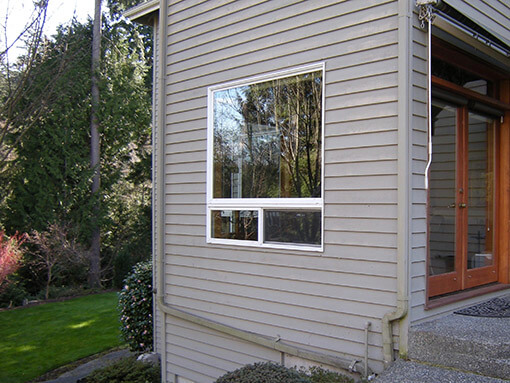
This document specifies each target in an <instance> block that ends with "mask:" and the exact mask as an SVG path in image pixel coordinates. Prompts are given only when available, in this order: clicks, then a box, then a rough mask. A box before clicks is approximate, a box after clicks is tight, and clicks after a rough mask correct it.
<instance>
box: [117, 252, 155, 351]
mask: <svg viewBox="0 0 510 383" xmlns="http://www.w3.org/2000/svg"><path fill="white" fill-rule="evenodd" d="M119 310H120V322H121V328H120V331H121V335H122V338H123V339H124V340H125V341H126V343H127V344H128V345H129V348H130V349H131V350H132V351H141V352H148V351H152V343H153V325H152V262H150V261H146V262H139V263H137V264H136V265H135V266H133V271H132V272H131V274H129V275H128V276H127V277H126V279H125V280H124V287H123V289H122V291H121V292H120V293H119Z"/></svg>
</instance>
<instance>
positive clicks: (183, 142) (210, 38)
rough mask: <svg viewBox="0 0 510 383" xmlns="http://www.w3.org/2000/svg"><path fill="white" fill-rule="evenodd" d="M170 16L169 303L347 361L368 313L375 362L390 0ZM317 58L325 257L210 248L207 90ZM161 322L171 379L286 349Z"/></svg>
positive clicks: (383, 274) (241, 3)
mask: <svg viewBox="0 0 510 383" xmlns="http://www.w3.org/2000/svg"><path fill="white" fill-rule="evenodd" d="M166 13H167V20H166V25H167V30H166V36H165V37H166V42H167V44H166V45H167V53H166V57H165V60H166V73H165V78H166V85H165V88H166V105H165V106H164V108H163V109H164V111H165V119H166V123H165V136H164V137H159V138H158V137H156V138H157V139H158V140H164V148H165V164H164V169H163V170H164V188H165V189H164V197H165V200H164V205H163V201H159V203H157V206H158V208H159V209H164V217H165V222H164V223H165V226H164V233H165V238H164V243H165V250H164V253H165V258H164V263H165V269H164V278H165V291H164V296H165V302H166V303H167V304H170V305H172V306H173V307H176V308H178V309H181V310H184V311H187V312H191V313H193V314H196V315H199V316H201V317H205V318H208V319H211V320H214V321H217V322H221V323H225V324H227V325H230V326H233V327H235V328H238V329H243V330H247V331H251V332H255V333H259V334H262V335H266V336H269V337H274V338H277V337H279V338H280V339H281V340H282V341H285V342H286V343H289V344H294V345H297V346H300V347H303V348H306V349H309V350H315V351H319V352H322V353H325V354H329V355H337V356H341V357H346V358H349V359H353V360H354V359H357V360H361V359H362V357H363V355H364V326H365V324H366V322H367V321H370V322H371V323H372V326H371V329H370V332H369V348H368V355H369V365H370V367H371V369H373V370H374V371H380V370H382V368H383V365H382V349H381V347H382V339H381V331H382V328H381V319H382V317H383V316H384V315H385V314H386V313H388V312H391V311H393V310H394V308H395V305H396V290H397V281H396V270H397V267H396V252H397V250H396V249H397V203H398V201H397V143H398V137H397V136H398V134H397V123H398V121H397V98H398V90H397V85H398V57H397V56H398V41H397V40H398V38H397V36H398V33H397V32H398V30H397V29H398V2H397V1H393V0H369V1H363V2H359V1H313V2H309V1H295V0H282V1H277V2H276V1H260V0H238V1H235V2H232V1H225V0H214V1H184V0H181V1H169V4H168V8H167V9H166ZM415 45H416V46H417V47H418V48H419V49H420V50H423V47H422V45H423V43H422V42H421V43H420V42H419V41H418V42H415ZM417 60H418V58H417ZM322 62H324V63H325V67H326V70H325V78H324V80H325V87H324V92H325V106H324V107H325V124H324V129H325V132H324V137H325V139H324V143H323V146H324V167H323V171H324V180H325V185H324V251H323V252H322V253H318V252H306V251H299V250H292V251H288V250H282V249H278V250H275V249H267V248H266V249H260V248H254V247H244V248H239V247H236V246H227V245H219V244H208V243H206V178H207V177H206V160H207V152H206V148H207V88H208V87H209V86H214V85H218V84H222V83H226V82H230V81H234V80H241V79H245V78H250V77H253V76H257V75H263V74H267V73H271V72H276V71H280V70H284V69H290V68H294V67H298V66H302V65H306V64H311V63H322ZM422 76H423V75H418V74H417V75H416V78H415V80H413V81H416V92H417V93H420V94H421V92H422V88H423V86H424V85H423V81H424V80H423V78H422ZM420 87H421V88H420ZM420 97H421V96H420ZM420 103H421V101H420V100H417V101H416V105H417V106H419V105H420ZM420 113H421V114H420V116H417V119H420V118H423V116H422V115H423V113H425V112H424V111H421V112H420ZM420 124H422V121H421V120H420V123H419V124H418V125H420ZM420 129H421V130H423V129H422V128H417V130H416V131H417V134H421V133H422V132H421V130H420ZM418 157H419V156H418ZM420 161H422V159H421V157H420V158H417V159H416V162H417V165H416V166H419V163H420ZM156 166H158V164H156ZM156 187H163V185H159V186H158V185H156ZM416 192H417V194H419V195H420V196H421V198H422V197H423V192H421V193H420V190H419V188H418V187H417V190H416ZM417 206H418V205H417ZM417 224H419V222H418V221H417ZM418 231H419V230H418ZM417 274H418V273H417ZM417 277H418V278H419V275H417ZM156 329H157V331H158V332H159V333H158V334H159V338H161V339H164V340H162V342H164V345H161V344H159V343H158V344H157V348H158V350H160V351H161V352H163V353H164V354H165V355H164V360H166V366H164V368H165V369H166V372H167V379H169V377H172V376H179V377H182V378H186V379H189V380H191V381H194V382H196V383H199V382H211V381H213V380H214V379H215V378H217V377H218V376H219V375H221V374H223V373H224V372H225V371H228V370H232V369H235V368H237V367H240V366H241V365H243V364H246V363H250V362H255V361H265V360H272V361H278V362H279V361H280V360H281V357H282V355H281V354H280V353H279V352H276V351H274V350H269V349H266V348H263V347H261V346H257V345H253V344H250V343H248V342H245V341H240V340H237V339H235V338H233V337H231V336H227V335H225V334H222V333H219V332H216V331H214V330H210V329H207V328H204V327H201V326H198V325H195V324H191V323H189V322H185V321H183V320H181V319H176V318H174V317H172V316H169V315H168V316H166V323H164V324H163V323H160V321H159V320H156ZM165 329H166V331H165ZM163 332H164V333H163ZM181 380H182V379H181Z"/></svg>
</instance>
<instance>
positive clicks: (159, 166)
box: [153, 0, 168, 383]
mask: <svg viewBox="0 0 510 383" xmlns="http://www.w3.org/2000/svg"><path fill="white" fill-rule="evenodd" d="M167 14H168V0H160V4H159V17H158V23H159V25H158V34H159V52H158V58H159V60H158V62H157V64H156V65H158V69H159V73H158V75H159V78H158V85H159V86H158V109H157V113H158V123H157V125H156V127H155V128H156V130H157V143H156V146H155V149H156V153H155V158H156V174H155V181H156V182H155V186H156V193H155V199H156V201H155V202H156V204H153V209H154V208H155V209H156V212H157V213H156V214H155V219H156V232H155V234H156V253H155V256H156V260H155V266H156V267H155V268H156V283H155V284H154V292H155V294H156V300H155V301H156V302H157V301H158V299H160V297H162V296H163V294H164V291H165V284H164V280H163V273H162V269H163V268H164V265H165V259H164V257H165V230H164V228H165V146H166V140H165V130H166V129H165V127H166V111H165V109H166V46H167V25H168V20H167ZM158 308H159V309H161V305H158ZM161 317H162V323H161V329H162V332H163V334H162V339H161V341H162V350H161V378H162V381H163V382H165V383H166V382H167V366H166V364H167V363H166V347H167V345H166V314H165V312H164V310H161Z"/></svg>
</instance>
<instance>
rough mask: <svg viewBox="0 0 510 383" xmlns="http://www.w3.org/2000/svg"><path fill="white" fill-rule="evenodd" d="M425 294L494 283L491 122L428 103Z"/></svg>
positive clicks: (466, 109)
mask: <svg viewBox="0 0 510 383" xmlns="http://www.w3.org/2000/svg"><path fill="white" fill-rule="evenodd" d="M431 118H432V160H431V164H430V167H429V176H428V177H429V206H428V214H429V215H428V236H429V243H428V247H429V260H428V268H429V280H428V292H429V296H430V297H432V296H437V295H442V294H447V293H451V292H455V291H460V290H465V289H469V288H472V287H475V286H480V285H484V284H489V283H491V282H496V281H497V278H498V274H497V259H496V253H495V249H494V243H495V240H494V233H495V228H494V222H495V219H494V214H495V207H494V204H495V189H496V188H495V149H494V148H495V147H494V141H495V139H494V137H495V128H496V123H497V122H496V121H495V120H494V119H492V118H490V117H486V116H484V115H482V114H480V113H477V112H473V111H471V110H470V109H469V107H468V105H467V104H466V105H460V106H459V105H453V104H449V103H448V102H444V101H441V100H439V99H438V100H433V102H432V115H431Z"/></svg>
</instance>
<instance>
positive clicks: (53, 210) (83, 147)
mask: <svg viewBox="0 0 510 383" xmlns="http://www.w3.org/2000/svg"><path fill="white" fill-rule="evenodd" d="M90 36H91V25H90V24H83V25H82V24H79V23H77V22H73V23H72V24H71V25H70V27H69V28H68V29H65V28H60V29H59V31H58V33H57V34H56V35H55V36H54V40H52V41H48V42H47V43H46V46H45V49H44V51H43V54H41V55H40V57H39V59H38V61H37V63H36V65H35V67H34V69H33V70H32V73H31V81H30V88H28V89H27V90H26V92H24V100H25V101H24V102H23V103H20V104H19V105H18V107H19V108H20V109H23V108H24V107H25V105H31V104H32V103H33V102H34V100H37V99H38V98H39V96H40V93H41V92H44V91H45V89H46V88H47V87H48V86H50V84H51V86H52V87H53V88H55V89H58V91H57V92H55V94H54V96H53V97H52V99H51V100H50V101H51V105H48V107H47V108H46V110H45V113H44V114H41V115H37V116H32V115H30V113H29V112H30V111H24V113H26V115H27V116H26V118H27V119H33V120H34V121H33V122H32V124H33V125H32V128H31V129H29V130H27V131H26V132H25V134H24V136H23V137H22V139H21V141H20V142H19V143H18V144H17V146H16V148H15V149H16V160H15V161H14V162H13V163H12V164H11V169H10V170H11V172H12V173H11V178H10V190H11V193H10V194H9V198H8V200H7V211H6V212H5V226H6V229H7V230H8V231H14V230H23V231H26V232H29V231H31V230H37V231H41V230H45V229H46V228H47V225H48V223H49V222H80V227H81V230H84V231H85V230H86V228H87V226H88V224H87V222H85V220H84V218H85V217H87V216H88V215H89V214H88V212H87V210H88V209H90V201H89V196H88V195H89V178H90V170H89V159H88V156H89V151H88V125H89V112H90V96H89V93H90V80H89V77H90ZM54 68H61V71H60V73H58V75H57V74H56V73H55V69H54ZM20 114H22V111H20ZM21 123H24V121H22V122H21Z"/></svg>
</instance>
